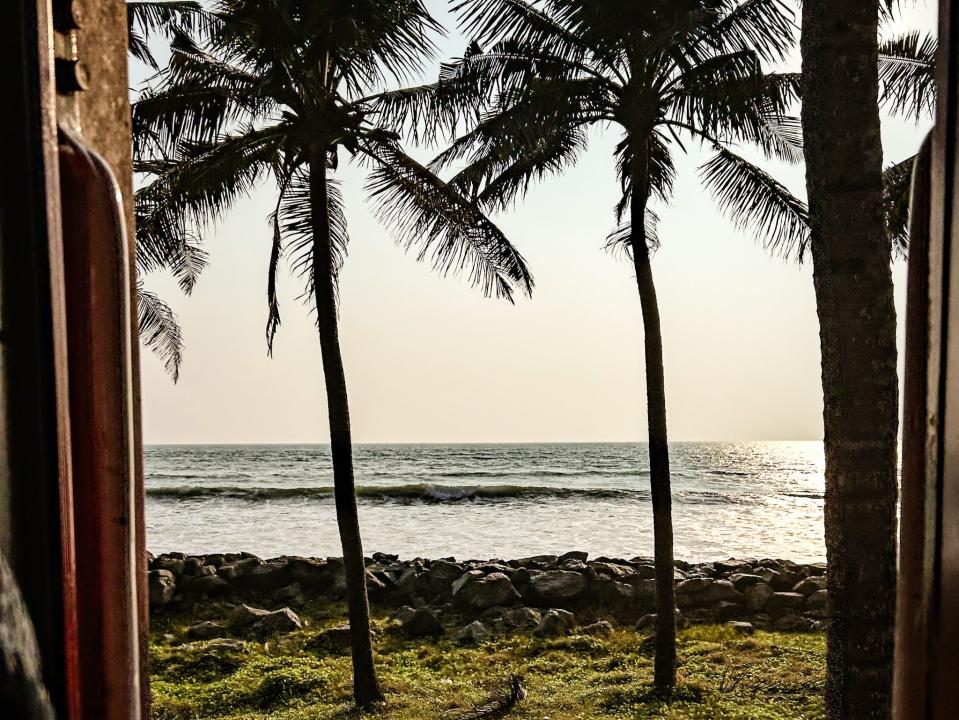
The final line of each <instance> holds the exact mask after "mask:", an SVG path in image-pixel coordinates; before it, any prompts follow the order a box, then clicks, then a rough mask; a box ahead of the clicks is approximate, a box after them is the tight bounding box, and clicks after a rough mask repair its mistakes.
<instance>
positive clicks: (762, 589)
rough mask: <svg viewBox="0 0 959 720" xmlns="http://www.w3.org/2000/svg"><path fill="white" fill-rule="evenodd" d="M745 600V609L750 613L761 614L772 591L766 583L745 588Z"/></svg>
mask: <svg viewBox="0 0 959 720" xmlns="http://www.w3.org/2000/svg"><path fill="white" fill-rule="evenodd" d="M743 594H744V596H745V599H746V607H747V608H749V610H750V611H751V612H754V613H757V612H762V611H763V610H765V609H766V603H767V601H768V600H769V598H770V596H771V595H772V594H773V589H772V588H771V587H769V585H767V584H766V583H757V584H756V585H752V586H751V587H748V588H746V591H745V592H744V593H743Z"/></svg>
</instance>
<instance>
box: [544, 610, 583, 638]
mask: <svg viewBox="0 0 959 720" xmlns="http://www.w3.org/2000/svg"><path fill="white" fill-rule="evenodd" d="M574 627H576V616H575V615H573V613H571V612H567V611H566V610H559V609H553V610H550V611H548V612H547V613H546V614H544V615H543V617H542V619H541V620H540V622H539V625H537V626H536V629H535V630H533V634H534V635H536V636H537V637H561V636H563V635H569V634H570V633H571V632H572V630H573V628H574Z"/></svg>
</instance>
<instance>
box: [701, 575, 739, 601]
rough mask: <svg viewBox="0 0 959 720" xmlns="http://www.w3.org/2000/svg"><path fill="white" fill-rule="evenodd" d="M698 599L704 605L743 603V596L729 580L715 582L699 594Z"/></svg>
mask: <svg viewBox="0 0 959 720" xmlns="http://www.w3.org/2000/svg"><path fill="white" fill-rule="evenodd" d="M697 599H698V600H699V602H702V603H719V602H733V603H737V602H738V603H741V602H742V601H743V596H742V593H740V592H739V591H738V590H736V586H735V585H733V584H732V583H731V582H729V580H714V581H713V584H712V585H710V586H709V587H708V588H706V589H705V590H703V591H702V592H701V593H699V595H698V596H697Z"/></svg>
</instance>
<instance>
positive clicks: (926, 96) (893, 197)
mask: <svg viewBox="0 0 959 720" xmlns="http://www.w3.org/2000/svg"><path fill="white" fill-rule="evenodd" d="M937 46H938V43H937V41H936V38H935V37H934V36H932V35H931V34H929V33H920V32H915V31H914V32H908V33H904V34H901V35H897V36H895V37H892V38H889V39H887V40H883V41H881V42H880V43H879V81H880V83H881V87H882V95H881V97H880V100H881V101H882V103H883V106H884V107H885V108H886V109H887V110H889V112H891V113H892V114H893V115H899V116H902V117H905V118H911V119H913V120H915V121H916V122H918V121H919V120H921V119H922V118H924V117H930V116H932V114H933V112H934V111H935V107H936V83H935V61H936V49H937ZM915 159H916V158H915V156H912V157H909V158H907V159H905V160H903V161H901V162H898V163H895V164H894V165H891V166H889V167H888V168H886V170H885V172H884V173H883V185H884V188H883V202H884V205H885V210H886V232H887V234H888V235H889V236H890V238H892V240H893V247H894V248H895V249H896V250H897V251H898V252H899V254H905V248H906V245H907V243H908V239H909V194H910V188H911V185H912V167H913V164H914V162H915Z"/></svg>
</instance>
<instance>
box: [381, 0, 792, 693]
mask: <svg viewBox="0 0 959 720" xmlns="http://www.w3.org/2000/svg"><path fill="white" fill-rule="evenodd" d="M455 10H456V12H458V14H459V17H460V20H461V23H462V26H463V28H464V30H465V32H466V33H467V34H468V35H470V36H471V37H472V39H473V42H472V44H471V45H470V47H469V48H468V50H467V52H466V54H465V55H464V57H463V58H462V59H461V60H459V61H458V62H456V63H454V64H452V65H449V66H447V67H445V68H444V70H443V73H442V75H441V77H440V79H439V81H438V82H437V83H434V84H433V85H432V86H430V87H423V88H420V89H418V90H417V91H416V92H410V93H408V94H406V95H394V96H391V97H389V98H385V99H384V100H383V102H382V104H381V111H382V113H383V116H384V117H387V118H390V120H391V121H392V122H394V123H402V124H404V125H405V126H407V127H409V128H410V129H411V130H412V131H413V132H414V134H417V133H419V135H420V136H421V137H423V138H425V139H431V137H432V136H433V135H434V134H436V132H437V128H441V129H443V130H444V131H446V132H452V131H455V129H456V127H457V124H458V123H460V122H462V121H463V120H464V119H471V120H472V121H473V122H474V124H475V125H476V126H475V128H473V129H472V130H471V131H469V132H468V133H467V134H465V135H463V136H462V137H460V138H459V139H457V140H456V141H455V142H454V143H453V144H452V146H451V147H450V148H449V149H448V150H446V151H445V152H444V153H443V154H442V155H440V156H439V157H438V158H437V160H436V161H435V164H434V165H435V167H446V166H449V165H454V164H457V163H461V162H465V163H466V167H465V168H464V169H462V170H460V171H459V172H457V173H456V174H455V175H454V177H453V178H452V180H451V181H450V184H451V185H452V186H454V187H456V188H457V189H459V190H461V191H462V192H464V193H468V194H470V195H471V196H473V197H475V198H476V201H477V202H478V203H479V204H480V205H481V206H482V207H484V208H486V209H488V210H498V209H503V208H505V207H507V206H509V205H510V204H511V203H513V202H514V201H515V200H516V199H517V198H519V197H521V196H522V195H523V194H524V193H525V192H526V191H527V190H528V188H529V186H530V184H531V183H532V182H533V181H534V180H537V179H540V178H542V177H544V176H546V175H549V174H552V173H558V172H561V171H562V170H564V169H565V168H567V167H569V166H570V165H572V164H573V163H575V161H576V160H577V159H578V158H579V157H580V155H581V154H582V153H583V152H584V151H585V149H586V147H587V140H588V133H589V129H590V128H591V127H592V126H597V125H598V126H608V125H614V126H616V127H617V128H618V129H619V130H620V131H621V133H622V135H621V139H620V142H619V144H618V145H617V147H616V151H615V164H616V172H617V176H618V178H619V180H620V183H621V185H622V198H621V200H620V202H619V204H618V206H617V208H616V215H617V218H618V221H619V222H620V223H621V225H620V227H619V228H618V229H617V230H616V231H614V232H613V233H612V234H611V235H610V237H609V243H610V244H613V245H616V244H623V245H625V247H626V248H627V249H628V251H629V254H630V255H631V258H632V262H633V267H634V270H635V273H636V281H637V288H638V291H639V298H640V306H641V311H642V318H643V328H644V331H645V356H646V392H647V403H648V408H647V409H648V422H649V468H650V483H651V488H652V504H653V520H654V537H655V565H656V580H657V582H656V588H657V610H658V612H657V621H656V662H655V682H656V685H657V686H658V687H659V688H663V689H666V688H670V687H672V686H673V685H674V683H675V674H676V671H675V664H676V649H675V618H674V610H675V605H674V592H673V574H674V570H673V531H672V518H671V498H670V472H669V452H668V446H667V433H666V394H665V381H664V369H663V345H662V335H661V332H660V314H659V307H658V301H657V297H656V289H655V285H654V283H653V274H652V267H651V263H650V255H651V253H652V251H653V250H654V248H655V244H656V242H655V235H654V232H655V225H656V216H655V215H654V214H653V213H652V212H651V210H650V208H649V203H650V200H651V198H657V199H659V200H660V201H666V200H668V198H669V197H670V194H671V189H672V184H673V179H674V176H675V172H676V171H675V168H674V165H673V161H672V153H673V152H674V151H675V149H676V148H679V149H682V150H685V146H684V144H683V143H684V140H683V139H682V138H684V137H685V138H687V140H685V142H694V143H704V144H705V145H707V146H708V147H710V148H712V150H713V151H714V155H713V157H712V159H711V160H709V161H708V162H707V163H706V164H705V165H704V166H703V167H702V168H701V177H702V181H703V183H704V185H705V186H706V187H707V188H708V189H709V190H710V191H711V192H712V193H713V195H714V196H715V198H716V199H717V201H718V203H719V205H720V207H721V208H722V209H723V210H724V211H725V212H726V213H727V214H728V215H729V216H730V217H732V218H733V219H734V220H735V221H736V222H737V223H738V224H739V225H741V226H744V227H745V226H748V227H750V228H752V229H753V230H754V231H756V233H757V234H758V235H759V236H761V237H762V238H763V239H764V241H765V242H766V243H767V244H768V245H770V246H771V247H776V248H787V247H791V246H793V245H795V244H797V243H799V242H800V241H801V240H802V238H803V237H804V236H805V223H806V215H805V206H804V205H803V203H801V202H800V201H798V200H796V199H795V198H794V197H792V196H791V195H790V194H789V192H788V191H787V190H786V189H785V188H784V187H783V186H782V185H780V184H779V183H778V182H776V181H775V180H773V178H772V177H770V176H769V175H768V174H767V173H765V172H763V171H762V170H760V169H759V168H758V167H756V166H755V165H753V164H752V163H750V162H747V161H746V160H745V159H743V158H742V157H740V156H739V155H737V154H736V153H734V152H733V150H732V149H731V146H732V144H733V143H737V142H745V143H749V144H753V145H755V146H757V147H758V148H759V149H760V150H762V151H763V152H765V153H766V154H767V155H769V156H772V157H776V158H779V159H783V160H786V161H790V162H793V161H799V160H801V157H802V155H801V147H800V133H799V123H798V120H796V119H794V118H789V117H787V116H786V112H787V110H788V107H789V106H790V104H791V103H792V102H793V101H794V100H795V99H796V94H797V89H798V77H797V76H796V75H790V74H764V72H763V70H762V62H763V61H774V60H778V59H780V58H782V57H783V55H784V53H785V52H786V51H787V50H788V48H789V47H790V46H791V44H792V42H793V31H794V25H793V23H792V21H791V12H790V11H789V10H788V8H787V7H786V6H785V4H784V3H782V2H780V1H779V0H747V1H746V2H732V1H719V0H652V1H649V2H642V3H637V2H635V1H634V0H540V1H527V0H460V1H459V2H458V4H457V5H456V7H455ZM484 48H486V49H484Z"/></svg>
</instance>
